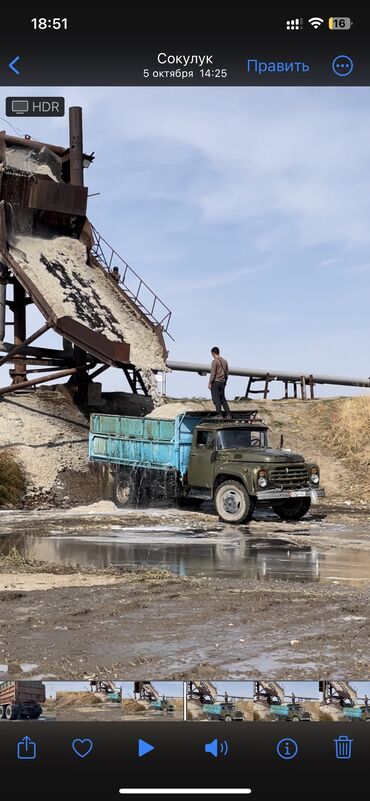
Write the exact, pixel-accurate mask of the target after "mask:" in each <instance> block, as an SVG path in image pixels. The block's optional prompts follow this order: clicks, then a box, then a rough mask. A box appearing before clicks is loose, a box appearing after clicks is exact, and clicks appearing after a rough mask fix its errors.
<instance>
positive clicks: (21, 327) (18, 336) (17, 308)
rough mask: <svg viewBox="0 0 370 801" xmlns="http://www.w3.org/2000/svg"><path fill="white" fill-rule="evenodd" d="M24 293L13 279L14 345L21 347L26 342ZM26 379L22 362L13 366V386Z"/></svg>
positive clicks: (25, 371) (24, 365)
mask: <svg viewBox="0 0 370 801" xmlns="http://www.w3.org/2000/svg"><path fill="white" fill-rule="evenodd" d="M26 306H27V304H26V292H25V290H24V289H23V286H22V284H20V283H19V281H18V280H17V279H16V278H14V300H13V312H14V345H15V347H17V346H18V345H23V343H24V342H25V340H26ZM26 378H27V368H26V364H25V362H24V361H23V360H19V362H17V364H16V365H15V369H14V377H13V384H19V383H21V382H22V383H23V382H24V381H25V380H26Z"/></svg>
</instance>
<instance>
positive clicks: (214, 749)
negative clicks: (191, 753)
mask: <svg viewBox="0 0 370 801" xmlns="http://www.w3.org/2000/svg"><path fill="white" fill-rule="evenodd" d="M204 750H205V752H206V754H212V756H214V757H218V756H220V755H221V754H222V756H227V755H228V753H229V743H228V742H227V740H223V741H221V742H219V740H217V737H216V738H215V740H212V742H211V743H205V746H204Z"/></svg>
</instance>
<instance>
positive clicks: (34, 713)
mask: <svg viewBox="0 0 370 801" xmlns="http://www.w3.org/2000/svg"><path fill="white" fill-rule="evenodd" d="M41 713H42V707H41V706H40V705H39V704H36V706H35V707H34V709H33V711H32V715H31V718H32V720H37V718H39V717H40V715H41Z"/></svg>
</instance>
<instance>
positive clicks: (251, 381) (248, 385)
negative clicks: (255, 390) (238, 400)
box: [245, 378, 253, 398]
mask: <svg viewBox="0 0 370 801" xmlns="http://www.w3.org/2000/svg"><path fill="white" fill-rule="evenodd" d="M252 383H253V378H248V384H247V389H246V391H245V397H246V398H249V393H250V389H251V386H252Z"/></svg>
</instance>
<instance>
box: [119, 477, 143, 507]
mask: <svg viewBox="0 0 370 801" xmlns="http://www.w3.org/2000/svg"><path fill="white" fill-rule="evenodd" d="M114 500H115V503H116V504H117V506H119V507H120V508H121V509H124V508H125V507H127V506H135V504H136V503H137V500H138V482H137V478H136V474H135V473H132V474H131V473H119V474H118V475H117V477H116V480H115V484H114Z"/></svg>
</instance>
